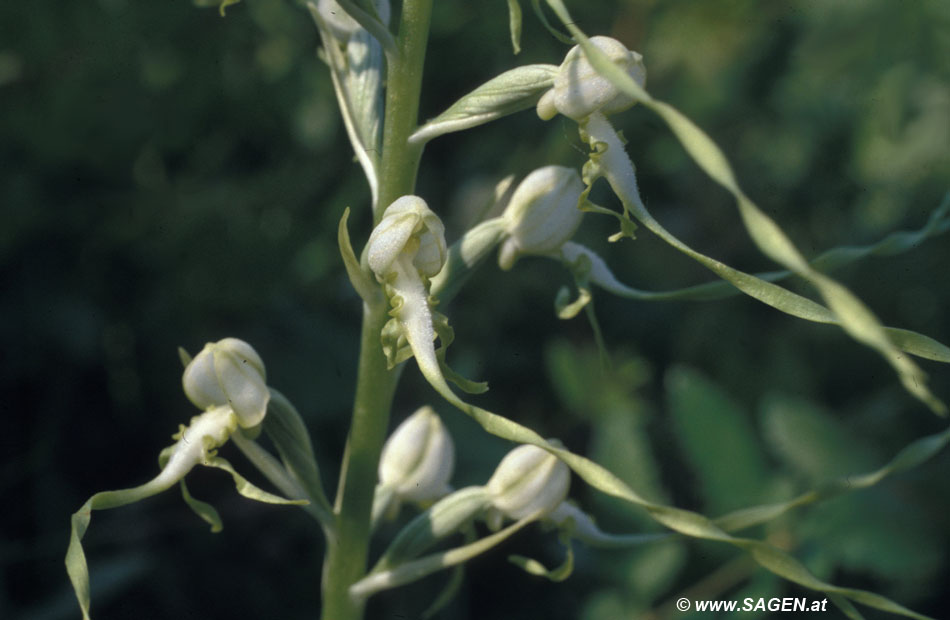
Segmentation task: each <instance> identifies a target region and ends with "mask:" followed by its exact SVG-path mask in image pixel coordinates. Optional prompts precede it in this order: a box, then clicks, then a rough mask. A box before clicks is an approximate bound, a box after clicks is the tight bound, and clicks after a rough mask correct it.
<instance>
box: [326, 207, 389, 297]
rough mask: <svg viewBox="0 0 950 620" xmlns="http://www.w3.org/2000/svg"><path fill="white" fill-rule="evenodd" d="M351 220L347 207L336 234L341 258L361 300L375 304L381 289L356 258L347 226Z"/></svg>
mask: <svg viewBox="0 0 950 620" xmlns="http://www.w3.org/2000/svg"><path fill="white" fill-rule="evenodd" d="M349 218H350V208H349V207H347V208H345V209H344V210H343V217H341V218H340V225H339V227H338V228H337V233H336V239H337V244H338V245H339V246H340V256H342V257H343V266H344V267H346V275H347V277H349V279H350V284H351V285H352V286H353V289H354V290H355V291H356V293H357V294H358V295H359V296H360V298H362V300H363V301H365V302H366V303H375V302H377V301H378V300H379V298H380V291H379V287H378V286H377V285H376V283H375V282H374V281H373V280H372V279H370V277H369V275H367V274H366V273H364V272H363V269H362V267H361V266H360V261H359V259H358V258H356V253H355V252H354V251H353V244H352V243H351V242H350V231H349V230H348V229H347V226H346V222H347V220H348V219H349Z"/></svg>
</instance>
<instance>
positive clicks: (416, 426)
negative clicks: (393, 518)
mask: <svg viewBox="0 0 950 620" xmlns="http://www.w3.org/2000/svg"><path fill="white" fill-rule="evenodd" d="M454 468H455V446H454V444H453V443H452V437H451V436H450V435H449V432H448V430H446V428H445V425H444V424H442V420H441V419H440V418H439V416H438V414H436V412H435V411H434V410H433V409H432V407H421V408H420V409H418V410H417V411H416V412H415V413H413V414H412V415H411V416H409V417H408V418H406V420H405V421H404V422H403V423H402V424H400V425H399V427H398V428H397V429H396V430H395V431H394V432H393V434H392V435H390V436H389V439H388V440H386V445H385V446H383V452H382V454H381V455H380V460H379V483H380V485H383V486H388V487H389V488H391V489H392V490H393V491H394V492H395V493H396V495H397V496H398V497H399V499H404V500H410V501H417V502H421V501H426V500H431V499H436V498H438V497H441V496H442V495H445V494H446V493H447V492H448V490H449V486H448V482H449V479H451V477H452V470H453V469H454Z"/></svg>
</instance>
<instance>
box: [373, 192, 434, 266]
mask: <svg viewBox="0 0 950 620" xmlns="http://www.w3.org/2000/svg"><path fill="white" fill-rule="evenodd" d="M367 246H368V250H367V260H368V262H369V267H370V269H372V270H373V272H374V273H375V274H376V276H377V277H378V278H380V279H385V278H386V277H387V276H389V275H390V274H392V273H394V272H397V271H398V270H399V267H400V265H398V264H397V263H398V262H400V261H401V262H402V263H403V265H402V266H404V267H410V266H411V267H412V268H413V270H415V271H418V273H419V274H421V275H424V276H427V277H430V278H431V277H432V276H434V275H436V274H437V273H439V271H441V270H442V265H444V264H445V258H446V254H447V252H448V249H447V247H446V243H445V226H443V225H442V220H440V219H439V216H437V215H436V214H435V213H433V212H432V210H431V209H429V205H427V204H426V201H425V200H423V199H422V198H420V197H418V196H403V197H401V198H398V199H397V200H396V201H394V202H393V203H392V204H391V205H389V207H387V209H386V210H385V211H384V212H383V218H382V220H380V222H379V225H377V226H376V228H374V229H373V232H372V234H370V237H369V241H368V242H367Z"/></svg>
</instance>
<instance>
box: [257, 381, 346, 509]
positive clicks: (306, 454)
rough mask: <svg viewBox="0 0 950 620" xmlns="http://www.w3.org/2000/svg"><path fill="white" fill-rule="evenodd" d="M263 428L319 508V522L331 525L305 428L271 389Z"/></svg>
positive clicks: (295, 411) (286, 464) (314, 504)
mask: <svg viewBox="0 0 950 620" xmlns="http://www.w3.org/2000/svg"><path fill="white" fill-rule="evenodd" d="M264 431H265V432H266V433H267V436H268V437H270V439H271V441H272V442H274V447H275V448H277V452H278V454H279V455H280V458H281V461H283V463H284V467H286V469H287V472H288V473H289V474H290V475H291V476H292V477H293V478H294V479H295V480H296V481H297V482H298V483H299V484H300V486H301V488H302V489H303V491H304V492H305V493H306V497H307V498H308V499H309V500H310V501H311V503H312V505H313V506H314V507H315V509H317V510H318V511H319V515H320V520H321V522H323V523H324V524H332V523H333V521H334V518H333V516H332V515H333V510H332V509H331V508H330V503H329V502H328V501H327V497H326V494H325V493H324V490H323V482H322V480H321V478H320V470H319V468H318V466H317V459H316V457H315V456H314V453H313V444H312V443H311V442H310V435H309V433H308V432H307V427H306V425H305V424H304V422H303V418H301V417H300V414H299V413H298V412H297V409H296V408H295V407H294V406H293V404H292V403H291V402H290V401H289V400H288V399H287V397H286V396H284V395H283V394H281V393H280V392H278V391H277V390H275V389H273V388H271V399H270V402H269V403H268V415H267V416H266V417H265V418H264Z"/></svg>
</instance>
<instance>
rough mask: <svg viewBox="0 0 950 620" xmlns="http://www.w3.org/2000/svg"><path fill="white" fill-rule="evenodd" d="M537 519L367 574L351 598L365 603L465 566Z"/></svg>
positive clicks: (354, 586)
mask: <svg viewBox="0 0 950 620" xmlns="http://www.w3.org/2000/svg"><path fill="white" fill-rule="evenodd" d="M536 519H537V515H534V514H532V515H528V516H527V517H525V518H524V519H521V520H520V521H517V522H515V523H513V524H511V525H509V526H508V527H506V528H505V529H503V530H501V531H499V532H496V533H494V534H491V535H489V536H486V537H484V538H481V539H479V540H477V541H475V542H473V543H470V544H467V545H463V546H461V547H456V548H455V549H450V550H448V551H442V552H439V553H433V554H431V555H427V556H425V557H423V558H420V559H418V560H413V561H411V562H406V563H404V564H400V565H399V566H397V567H395V568H392V569H390V570H384V571H381V572H378V573H376V572H373V573H370V574H369V575H367V576H366V577H364V578H363V579H361V580H360V581H358V582H356V583H355V584H353V585H352V586H351V587H350V596H352V597H353V598H355V599H357V600H365V599H366V598H368V597H370V596H372V595H373V594H375V593H377V592H380V591H382V590H387V589H389V588H395V587H398V586H401V585H405V584H407V583H412V582H413V581H418V580H419V579H422V578H423V577H427V576H428V575H431V574H432V573H435V572H437V571H440V570H443V569H446V568H450V567H452V566H458V565H459V564H462V563H464V562H468V561H469V560H471V559H472V558H475V557H478V556H479V555H481V554H483V553H485V552H486V551H489V550H490V549H491V548H492V547H495V546H497V545H498V544H500V543H502V542H503V541H505V540H506V539H507V538H508V537H510V536H511V535H512V534H514V533H515V532H517V531H518V530H520V529H522V528H523V527H524V526H526V525H528V524H529V523H531V522H532V521H534V520H536Z"/></svg>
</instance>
